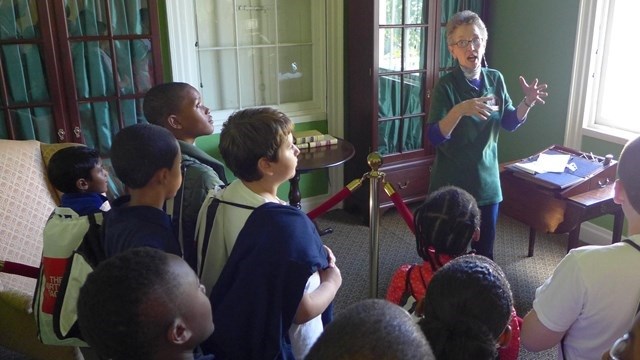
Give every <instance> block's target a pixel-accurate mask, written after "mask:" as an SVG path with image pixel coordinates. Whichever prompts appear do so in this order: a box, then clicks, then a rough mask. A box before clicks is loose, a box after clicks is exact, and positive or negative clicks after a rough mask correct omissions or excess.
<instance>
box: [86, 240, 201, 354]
mask: <svg viewBox="0 0 640 360" xmlns="http://www.w3.org/2000/svg"><path fill="white" fill-rule="evenodd" d="M78 322H79V325H80V329H81V332H82V335H83V336H84V338H85V340H86V341H87V343H88V344H89V345H90V346H91V347H92V348H94V349H95V350H96V352H97V353H98V354H99V355H100V356H102V357H104V358H105V359H106V358H110V359H114V360H120V359H153V358H155V357H156V354H158V353H160V352H162V353H164V354H171V353H172V352H175V353H185V352H191V351H193V348H195V347H196V346H197V345H198V344H200V343H201V342H202V341H204V340H205V339H206V338H207V337H209V335H211V333H212V332H213V319H212V313H211V305H210V303H209V299H208V298H207V296H206V295H205V294H204V289H203V287H202V285H200V282H199V280H198V277H197V276H196V274H195V273H194V272H193V270H191V268H190V267H189V265H187V263H186V262H184V261H183V260H182V259H181V258H179V257H177V256H175V255H172V254H167V253H165V252H163V251H160V250H157V249H152V248H134V249H131V250H128V251H125V252H123V253H120V254H118V255H116V256H114V257H112V258H110V259H107V260H105V261H104V262H102V263H100V264H99V265H98V267H97V268H96V269H95V271H93V272H92V273H91V274H89V276H88V277H87V280H86V282H85V283H84V285H83V286H82V288H81V289H80V295H79V297H78ZM176 358H177V357H176Z"/></svg>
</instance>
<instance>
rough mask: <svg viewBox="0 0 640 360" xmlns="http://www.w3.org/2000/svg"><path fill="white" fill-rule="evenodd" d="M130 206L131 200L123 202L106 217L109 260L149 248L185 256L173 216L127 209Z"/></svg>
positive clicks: (154, 210)
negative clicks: (119, 255)
mask: <svg viewBox="0 0 640 360" xmlns="http://www.w3.org/2000/svg"><path fill="white" fill-rule="evenodd" d="M127 202H128V196H126V197H121V198H119V199H118V200H116V201H115V202H114V203H113V205H114V207H113V208H112V209H111V210H110V211H108V212H107V213H106V215H105V220H104V221H105V225H104V226H105V234H104V239H103V242H104V243H103V246H104V251H105V255H106V257H107V258H110V257H112V256H114V255H116V254H119V253H121V252H123V251H125V250H127V249H132V248H137V247H145V246H147V247H152V248H156V249H159V250H163V251H164V252H167V253H171V254H175V255H178V256H182V252H181V251H180V244H178V240H177V239H176V238H175V235H174V232H173V228H172V226H171V218H170V217H169V215H167V214H166V213H165V212H164V211H162V210H160V209H158V208H155V207H152V206H126V203H127Z"/></svg>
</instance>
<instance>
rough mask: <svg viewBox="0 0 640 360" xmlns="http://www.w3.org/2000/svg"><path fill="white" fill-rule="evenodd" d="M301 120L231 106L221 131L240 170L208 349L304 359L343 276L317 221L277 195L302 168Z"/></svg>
mask: <svg viewBox="0 0 640 360" xmlns="http://www.w3.org/2000/svg"><path fill="white" fill-rule="evenodd" d="M292 129H293V123H292V122H291V120H290V119H289V118H288V117H287V116H286V115H285V114H283V113H282V112H280V111H277V110H275V109H272V108H252V109H245V110H241V111H238V112H236V113H234V114H233V115H231V116H230V117H229V119H228V121H227V122H226V123H225V124H224V127H223V129H222V133H221V135H220V153H221V154H222V157H223V158H224V160H225V163H226V164H227V166H228V167H229V168H230V169H231V170H232V171H233V173H234V175H236V176H237V177H238V179H237V180H235V181H233V182H232V183H231V184H230V185H229V186H228V187H226V188H225V189H224V190H223V191H222V193H221V195H220V196H219V198H220V199H221V200H222V201H223V202H221V203H220V205H219V207H218V209H217V212H216V216H215V220H214V224H213V230H212V236H211V242H210V243H209V247H208V249H207V254H206V258H205V263H204V266H203V271H202V273H201V278H202V279H203V284H204V285H205V286H206V287H210V286H211V287H213V285H214V284H215V287H213V289H212V291H211V296H210V300H211V302H212V304H214V305H215V306H214V310H215V314H214V316H215V317H216V327H217V328H218V329H219V331H216V334H214V336H213V337H212V338H210V339H209V340H207V342H206V343H205V344H203V348H205V349H207V348H209V349H212V350H214V351H213V353H214V354H215V355H216V358H220V359H226V358H228V359H250V358H254V359H257V358H270V359H272V358H285V359H290V358H293V357H294V356H295V358H297V359H302V358H304V355H305V354H306V352H307V351H308V349H309V348H310V347H311V345H312V344H313V342H314V341H315V340H316V338H317V337H318V336H319V335H320V333H321V332H322V329H323V323H322V319H321V314H322V313H323V312H324V311H325V310H326V309H327V308H330V305H331V302H332V301H333V298H334V297H335V295H336V292H337V290H338V288H339V287H340V285H341V284H342V277H341V275H340V271H339V269H338V268H337V267H336V266H335V257H334V256H333V254H332V253H331V250H329V249H328V248H326V247H324V246H323V245H322V241H321V240H320V237H319V235H318V232H317V230H316V228H315V226H314V224H313V223H312V222H311V220H309V218H308V217H307V216H306V214H304V213H303V212H302V211H300V210H299V209H296V208H293V207H291V206H289V205H286V203H285V202H284V201H282V200H280V199H279V198H278V197H277V190H278V187H279V186H280V184H282V183H283V182H285V181H287V180H288V179H290V178H291V177H293V176H294V174H295V170H296V165H297V155H298V153H299V150H298V148H297V147H296V146H295V145H294V144H293V136H292V134H291V131H292ZM231 203H233V204H231ZM236 205H241V206H242V207H240V206H236ZM247 207H248V208H247ZM251 208H255V209H251ZM329 311H330V310H329ZM218 317H219V319H220V322H218Z"/></svg>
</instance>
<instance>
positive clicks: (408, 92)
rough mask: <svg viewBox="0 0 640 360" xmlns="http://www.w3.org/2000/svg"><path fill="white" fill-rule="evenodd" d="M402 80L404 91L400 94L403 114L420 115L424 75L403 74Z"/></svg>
mask: <svg viewBox="0 0 640 360" xmlns="http://www.w3.org/2000/svg"><path fill="white" fill-rule="evenodd" d="M402 80H403V83H404V88H403V90H404V91H403V92H402V102H403V108H404V114H419V113H422V112H423V109H422V103H423V101H422V99H423V86H424V74H421V73H415V74H405V75H404V76H403V78H402Z"/></svg>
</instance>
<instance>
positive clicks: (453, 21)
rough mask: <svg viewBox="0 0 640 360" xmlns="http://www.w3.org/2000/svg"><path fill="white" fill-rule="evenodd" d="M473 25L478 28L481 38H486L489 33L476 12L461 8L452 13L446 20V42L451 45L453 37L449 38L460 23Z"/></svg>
mask: <svg viewBox="0 0 640 360" xmlns="http://www.w3.org/2000/svg"><path fill="white" fill-rule="evenodd" d="M467 24H470V25H475V26H477V27H478V29H480V32H481V35H482V39H484V40H487V38H489V34H488V33H487V27H486V26H485V25H484V22H483V21H482V19H480V16H478V14H476V13H474V12H473V11H471V10H463V11H460V12H457V13H455V14H453V16H452V17H451V18H450V19H449V21H448V22H447V44H449V45H451V44H452V43H453V39H452V38H451V36H452V34H453V32H454V31H455V30H456V29H457V28H458V27H459V26H461V25H467Z"/></svg>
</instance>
